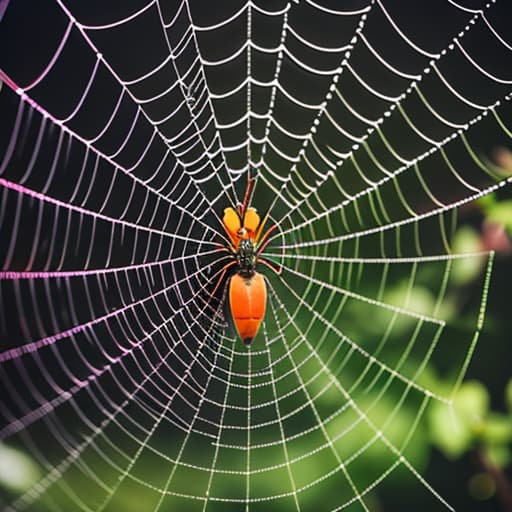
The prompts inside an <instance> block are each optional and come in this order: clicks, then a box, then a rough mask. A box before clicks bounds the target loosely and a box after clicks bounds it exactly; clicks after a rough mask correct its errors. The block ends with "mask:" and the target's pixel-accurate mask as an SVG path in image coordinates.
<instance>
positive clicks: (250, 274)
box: [211, 178, 281, 345]
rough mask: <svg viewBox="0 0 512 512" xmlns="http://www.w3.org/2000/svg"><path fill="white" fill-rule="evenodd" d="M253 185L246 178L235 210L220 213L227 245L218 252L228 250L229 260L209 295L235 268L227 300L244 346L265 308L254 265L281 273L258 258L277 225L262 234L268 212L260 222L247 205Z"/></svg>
mask: <svg viewBox="0 0 512 512" xmlns="http://www.w3.org/2000/svg"><path fill="white" fill-rule="evenodd" d="M253 186H254V178H249V180H248V183H247V189H246V191H245V195H244V201H243V203H242V204H241V205H240V204H239V205H238V206H237V208H236V209H235V208H232V207H229V208H226V209H225V210H224V216H223V218H222V225H223V227H224V231H225V232H226V235H227V237H228V243H227V247H224V248H222V249H220V250H222V251H224V250H225V251H228V252H229V254H230V255H231V256H232V259H231V261H229V262H228V263H226V264H225V265H224V266H223V267H222V268H221V269H220V270H219V272H220V273H221V275H220V277H219V280H218V282H217V284H216V286H215V288H214V290H213V292H212V294H211V295H212V296H213V295H214V294H215V292H216V291H217V289H218V287H219V285H220V283H221V282H222V280H223V279H224V277H225V275H226V272H227V271H228V270H229V269H232V268H233V267H235V266H236V272H235V273H234V274H232V275H231V276H230V277H229V280H228V287H229V288H228V301H229V308H230V311H231V318H232V319H233V323H234V325H235V327H236V331H237V333H238V335H239V336H240V339H241V340H242V341H243V342H244V343H245V344H246V345H250V344H251V343H252V341H253V339H254V338H255V336H256V334H257V333H258V330H259V328H260V325H261V322H262V320H263V317H264V316H265V309H266V305H267V285H266V283H265V278H264V277H263V275H261V274H260V273H259V272H257V271H256V265H257V263H259V262H261V263H263V264H265V265H267V266H268V267H269V268H271V269H272V270H273V271H274V272H276V273H278V274H280V273H281V268H280V267H279V268H276V267H275V266H274V264H272V263H271V262H270V261H268V260H266V259H265V258H263V257H262V256H261V253H262V252H263V250H264V249H265V248H266V247H267V245H268V242H269V239H268V236H269V235H270V233H272V231H274V229H276V227H277V225H274V226H271V227H270V228H269V229H267V231H266V232H265V233H263V229H264V227H265V223H266V222H267V220H268V216H269V213H267V214H266V215H265V217H264V218H263V220H261V218H260V216H259V214H258V212H257V211H256V209H255V208H253V207H252V206H249V202H250V196H251V192H252V189H253Z"/></svg>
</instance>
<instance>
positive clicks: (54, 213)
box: [0, 0, 512, 511]
mask: <svg viewBox="0 0 512 512" xmlns="http://www.w3.org/2000/svg"><path fill="white" fill-rule="evenodd" d="M35 4H36V3H34V2H32V3H29V2H23V1H17V2H12V3H11V4H10V5H9V6H8V8H7V10H6V12H5V14H4V19H3V20H2V23H1V25H0V46H1V47H2V48H3V49H5V48H7V51H2V57H1V59H0V77H1V78H2V81H3V88H2V91H1V93H0V102H1V105H0V111H1V112H2V116H1V130H2V131H1V134H2V135H1V137H0V144H1V148H0V149H1V152H0V155H2V157H1V158H2V159H1V160H0V233H1V235H0V239H1V240H2V242H1V244H0V262H1V271H0V297H1V301H2V308H1V309H0V332H1V333H2V346H1V352H0V361H1V374H2V387H3V390H4V392H3V396H2V408H1V414H2V423H1V424H0V427H1V428H0V438H1V439H2V440H3V441H4V442H5V443H6V444H7V445H9V446H16V447H22V448H23V449H24V450H25V451H26V452H27V453H30V455H31V456H32V457H33V458H34V459H35V460H36V461H37V464H38V467H39V468H40V471H41V474H40V478H38V480H37V482H36V483H35V484H34V485H32V486H31V487H30V488H29V489H28V490H26V491H24V492H21V493H17V494H9V495H4V497H3V498H2V499H3V503H2V505H3V506H4V508H5V509H6V510H10V511H12V510H64V511H69V510H95V511H100V510H130V509H131V508H130V507H133V509H134V510H139V511H140V510H151V511H156V510H198V511H200V510H202V511H205V510H208V511H212V510H223V511H225V510H251V511H256V510H268V507H269V506H270V507H272V509H273V510H278V509H280V510H313V509H314V510H341V509H347V510H372V509H373V504H374V503H375V498H374V496H373V495H374V493H375V492H378V491H379V489H380V488H381V487H384V486H386V483H387V482H388V480H390V479H393V478H394V477H395V476H396V474H402V473H403V476H404V477H405V478H407V481H408V482H410V484H411V485H416V486H415V487H414V488H415V490H416V491H417V493H418V495H417V499H418V500H420V499H421V500H427V501H428V500H431V501H432V503H433V506H434V507H436V508H442V509H451V505H450V503H449V501H450V500H449V499H446V498H445V497H443V496H441V495H440V494H439V493H438V492H436V490H435V489H434V488H433V487H432V486H431V485H430V484H429V483H428V482H427V480H426V479H424V478H423V477H422V475H421V472H422V468H421V463H418V465H419V467H418V465H417V463H416V453H415V452H414V450H409V449H408V448H409V445H410V442H411V439H412V438H413V437H414V436H415V435H424V434H421V432H422V424H423V421H422V420H423V416H424V412H425V410H426V409H427V407H428V406H429V404H430V403H431V402H433V401H441V402H443V403H446V404H447V405H448V406H450V404H451V403H452V398H453V394H454V393H455V392H456V390H457V388H458V386H459V385H460V383H461V381H462V379H463V377H464V374H465V372H466V370H467V367H468V365H469V362H470V359H471V356H472V354H473V351H474V349H475V346H476V343H477V339H478V335H479V332H480V329H481V327H482V323H483V316H484V310H485V301H486V295H487V291H488V284H489V278H490V269H491V265H492V253H485V252H482V253H475V254H457V253H456V252H455V251H454V249H453V235H454V232H455V228H456V225H457V222H456V211H457V209H459V207H466V205H469V204H470V203H471V202H472V201H474V200H475V199H477V198H479V197H481V196H483V195H485V194H487V193H489V192H492V191H494V190H496V189H498V188H499V187H501V186H504V185H506V184H507V183H508V181H509V180H508V179H505V178H503V176H502V175H500V173H499V169H497V168H496V167H494V166H493V165H492V164H491V163H490V162H489V161H488V160H486V159H485V157H483V156H482V155H483V154H485V152H487V151H489V150H490V149H491V148H492V147H494V146H498V145H500V144H501V145H506V144H507V142H508V143H510V137H511V135H512V132H511V128H510V122H509V121H508V120H509V119H511V115H512V109H511V105H510V99H511V84H512V75H511V70H512V53H511V50H512V41H510V40H509V39H507V34H508V35H509V31H508V30H506V27H507V24H506V20H507V19H508V18H507V16H509V15H510V12H509V11H510V7H507V6H506V4H507V2H506V1H505V0H501V1H492V2H480V1H478V0H474V1H469V0H466V1H452V0H446V1H440V0H435V1H432V2H428V7H427V6H422V5H419V3H418V2H415V3H414V7H412V5H411V4H412V2H409V3H406V2H396V1H391V0H386V1H384V0H375V1H372V0H353V1H349V2H343V3H340V2H333V1H328V0H301V1H291V2H285V1H283V2H279V1H275V2H260V1H248V2H239V1H229V2H221V3H219V2H200V1H196V0H183V1H181V2H180V1H175V2H163V1H158V0H152V1H147V0H144V1H133V2H129V3H128V2H127V3H123V6H122V7H121V6H120V5H117V4H116V5H115V6H114V5H113V4H111V3H110V2H96V1H90V2H86V3H80V4H78V3H76V2H75V3H72V2H67V1H63V0H55V1H49V0H48V1H45V2H40V3H39V2H38V3H37V5H35ZM82 4H83V5H82ZM219 4H221V5H219ZM4 7H5V5H4ZM507 9H508V11H507ZM433 32H435V35H433ZM249 175H251V176H253V177H255V178H256V188H255V192H254V197H253V201H252V204H253V205H254V206H256V207H257V208H258V209H259V211H260V212H266V211H267V210H269V211H270V217H269V221H268V222H269V225H274V224H276V225H277V226H278V228H277V230H276V231H274V233H273V234H272V235H271V242H270V244H269V245H268V247H267V248H266V250H265V253H264V254H265V256H266V257H267V258H269V259H271V260H272V261H274V262H275V263H276V264H278V265H281V266H282V269H283V272H282V274H281V275H277V274H274V273H272V272H271V271H270V270H269V269H267V268H263V269H262V273H264V274H265V277H266V280H267V286H268V308H267V314H266V317H265V320H264V322H263V324H262V328H261V333H260V334H259V335H258V337H257V338H256V340H255V341H254V344H253V345H252V346H251V347H245V346H243V344H242V343H241V342H240V340H238V339H236V337H235V335H234V333H233V329H232V328H231V327H230V326H229V323H228V318H227V317H226V315H225V313H224V311H223V307H222V301H220V302H216V301H210V300H208V299H207V294H206V292H207V290H211V289H212V288H213V287H214V286H215V282H216V279H217V278H218V276H219V272H220V269H221V267H222V265H223V264H224V263H226V259H225V258H224V257H223V256H222V254H223V253H220V252H219V251H218V248H219V247H221V246H223V244H224V234H223V232H222V224H221V221H220V219H221V216H222V212H223V209H224V208H226V207H227V206H235V205H236V204H237V203H239V202H240V200H241V198H242V197H243V193H244V189H245V186H246V183H247V178H248V176H249ZM219 254H220V255H221V256H219ZM468 260H469V261H476V262H477V263H478V264H481V265H482V268H483V272H482V278H481V281H480V282H481V285H480V286H481V287H480V290H481V303H480V308H479V310H477V313H476V314H475V317H474V319H473V332H472V333H471V334H469V335H467V333H466V335H464V336H460V333H458V331H457V326H452V325H451V324H450V322H448V321H447V318H445V317H444V316H443V315H445V313H444V312H445V311H446V308H447V307H448V306H449V304H450V301H452V300H453V293H454V292H453V290H455V288H456V287H455V284H454V279H453V273H454V269H455V268H456V267H457V265H458V264H460V263H461V262H464V261H468ZM397 289H399V290H401V293H397V292H396V290H397ZM457 333H458V334H459V335H457ZM446 361H449V367H450V368H451V369H453V368H456V371H450V372H446V375H443V379H444V382H445V383H446V382H448V383H449V385H448V387H447V386H446V385H445V386H444V387H440V386H436V385H435V379H432V378H431V363H433V364H436V365H438V366H439V367H441V368H442V367H443V362H444V363H446ZM445 366H446V365H445ZM422 491H423V492H422Z"/></svg>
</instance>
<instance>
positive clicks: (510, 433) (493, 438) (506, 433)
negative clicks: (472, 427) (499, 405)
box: [482, 413, 512, 444]
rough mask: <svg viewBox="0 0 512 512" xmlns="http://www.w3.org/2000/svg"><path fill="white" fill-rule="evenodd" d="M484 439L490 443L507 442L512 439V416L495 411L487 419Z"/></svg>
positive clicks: (483, 434)
mask: <svg viewBox="0 0 512 512" xmlns="http://www.w3.org/2000/svg"><path fill="white" fill-rule="evenodd" d="M482 440H483V441H484V442H486V443H489V444H505V443H508V442H509V441H512V418H510V417H509V416H506V415H505V414H498V413H493V414H490V415H489V416H488V417H487V419H486V420H485V427H484V431H483V433H482Z"/></svg>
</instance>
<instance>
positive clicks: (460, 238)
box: [451, 226, 483, 285]
mask: <svg viewBox="0 0 512 512" xmlns="http://www.w3.org/2000/svg"><path fill="white" fill-rule="evenodd" d="M481 250H482V246H481V242H480V236H479V234H478V233H477V232H476V231H475V230H474V229H472V228H470V227H469V226H464V227H462V228H460V229H459V230H458V231H457V233H455V236H454V239H453V252H454V253H456V254H466V253H475V252H479V251H481ZM482 263H483V257H481V256H468V257H467V258H459V259H456V260H454V262H453V270H452V274H451V279H452V281H453V282H454V283H455V284H458V285H464V284H466V283H469V282H470V281H472V280H474V279H475V278H477V277H478V276H479V275H480V272H481V271H482Z"/></svg>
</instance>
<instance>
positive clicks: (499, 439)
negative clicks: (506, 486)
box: [428, 381, 512, 467]
mask: <svg viewBox="0 0 512 512" xmlns="http://www.w3.org/2000/svg"><path fill="white" fill-rule="evenodd" d="M511 383H512V381H510V382H509V383H508V386H507V400H509V398H510V397H509V394H510V390H511V388H512V384H511ZM489 403H490V398H489V393H488V391H487V389H486V388H485V386H484V385H483V384H481V383H480V382H477V381H468V382H465V383H464V384H462V386H461V387H460V389H459V390H458V391H457V393H456V394H455V396H454V397H453V402H452V404H451V405H445V404H441V403H439V402H437V403H435V404H433V406H432V407H431V409H430V412H429V416H428V419H429V427H430V437H431V441H432V444H433V445H434V446H436V447H437V448H439V449H440V450H441V451H442V452H443V453H444V454H445V455H446V456H447V457H451V458H456V457H460V456H462V455H463V454H464V453H466V452H468V451H469V450H471V449H474V448H479V449H482V450H483V451H484V453H485V454H486V455H487V457H488V459H489V460H490V461H491V462H492V463H493V464H495V465H497V466H499V467H506V466H508V465H509V464H510V462H511V453H510V443H511V442H512V414H510V412H509V414H505V413H499V412H495V411H492V410H491V409H490V406H489Z"/></svg>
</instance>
